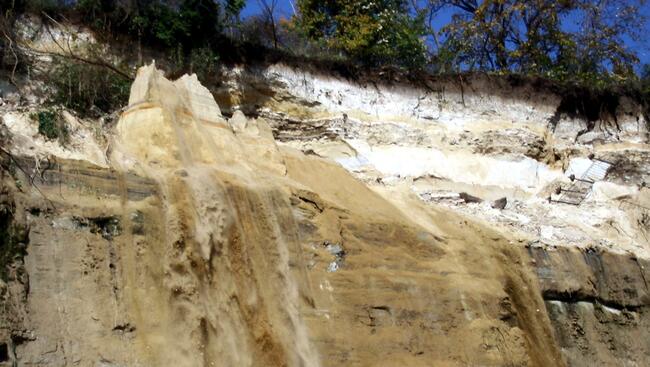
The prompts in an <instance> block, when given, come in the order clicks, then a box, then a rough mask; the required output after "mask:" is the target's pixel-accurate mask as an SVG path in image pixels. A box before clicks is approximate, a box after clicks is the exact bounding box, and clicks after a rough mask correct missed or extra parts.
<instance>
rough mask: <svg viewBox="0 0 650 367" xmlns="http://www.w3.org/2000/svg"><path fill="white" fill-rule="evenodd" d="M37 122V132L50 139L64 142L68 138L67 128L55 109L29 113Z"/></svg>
mask: <svg viewBox="0 0 650 367" xmlns="http://www.w3.org/2000/svg"><path fill="white" fill-rule="evenodd" d="M31 117H32V119H34V120H36V121H37V122H38V132H39V133H40V134H41V135H43V136H45V137H46V138H48V139H50V140H55V139H57V140H59V141H60V142H61V143H65V142H67V140H68V129H67V127H66V126H65V123H64V121H63V120H62V119H61V116H60V115H59V113H57V112H56V111H52V110H43V111H39V112H37V113H35V114H32V115H31Z"/></svg>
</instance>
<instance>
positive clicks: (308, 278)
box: [0, 65, 650, 366]
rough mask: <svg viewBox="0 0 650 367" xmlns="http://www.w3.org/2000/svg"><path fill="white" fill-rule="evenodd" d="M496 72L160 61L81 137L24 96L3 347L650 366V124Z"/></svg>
mask: <svg viewBox="0 0 650 367" xmlns="http://www.w3.org/2000/svg"><path fill="white" fill-rule="evenodd" d="M489 82H490V81H489V80H475V81H473V82H472V83H473V84H471V85H470V86H469V87H467V86H466V87H464V89H463V91H459V90H457V89H455V88H456V87H455V86H454V84H453V83H448V84H444V83H441V84H439V85H432V86H431V88H430V89H427V90H424V89H419V88H415V87H408V86H406V85H391V84H390V83H386V84H385V85H384V84H378V85H372V86H364V85H360V84H358V83H354V82H350V81H346V80H344V79H341V78H337V77H335V76H327V77H325V76H322V75H319V74H317V73H310V72H305V71H300V70H294V69H291V68H288V67H285V66H282V65H274V66H271V67H265V68H252V69H251V68H247V69H238V68H234V69H231V70H229V71H227V72H226V77H225V79H224V82H223V84H222V85H221V87H220V88H217V89H214V90H213V91H212V92H213V93H211V91H209V90H208V89H207V88H205V87H204V86H202V85H201V83H200V82H199V81H198V80H197V78H196V76H183V77H181V78H180V79H178V80H176V81H170V80H168V79H166V78H165V77H164V75H163V73H162V72H161V71H159V70H157V69H156V67H155V65H150V66H146V67H143V68H141V69H140V70H139V71H138V74H137V78H136V80H135V82H134V83H133V86H132V88H131V97H130V100H129V106H128V107H126V108H125V109H124V111H123V112H122V113H121V115H120V118H119V121H118V122H117V124H116V126H114V127H112V128H111V130H110V131H108V132H107V133H106V141H104V140H103V139H97V138H96V137H94V136H93V134H91V133H90V132H89V127H88V126H87V125H88V124H87V122H84V121H81V120H79V119H76V118H75V117H74V116H73V115H70V116H68V117H67V119H68V120H69V123H70V124H71V125H72V128H71V131H72V136H71V142H70V143H69V145H68V146H65V147H63V146H60V145H58V143H55V142H49V141H45V140H44V139H43V138H42V137H39V136H38V135H37V134H36V133H35V130H34V127H33V124H34V123H33V122H32V121H30V120H29V118H28V111H22V110H20V109H16V108H12V107H11V106H5V107H3V108H4V109H3V118H2V120H3V135H2V137H3V139H5V140H3V141H4V142H5V143H4V146H6V147H7V148H6V150H7V151H8V152H10V153H11V154H12V156H11V157H10V156H9V155H8V154H3V157H4V158H3V159H4V161H3V166H6V167H14V168H13V170H10V169H7V170H3V176H2V180H3V181H2V182H3V186H2V187H3V190H2V193H1V194H2V195H1V196H0V205H1V207H0V208H2V211H0V214H1V215H0V219H1V221H0V222H1V223H0V224H2V230H3V231H4V232H3V233H6V234H7V235H6V238H7V240H6V241H5V242H6V244H9V243H11V244H12V245H14V246H15V247H16V248H19V249H24V252H21V251H17V252H16V254H15V256H14V258H15V261H13V262H12V264H13V265H12V266H11V268H10V271H9V272H7V274H6V275H4V276H3V283H2V297H3V298H2V302H3V303H2V305H3V313H2V314H3V317H2V324H0V326H1V328H0V338H2V339H0V342H2V343H3V344H2V346H3V347H6V353H0V357H2V359H3V362H4V363H6V364H8V365H11V364H12V363H15V364H17V365H43V366H45V365H47V366H64V365H81V366H90V365H92V366H283V365H286V366H348V365H349V366H401V365H404V366H468V365H469V366H564V365H568V366H588V365H589V366H593V365H611V366H618V365H626V366H644V365H647V364H648V363H650V342H649V341H650V335H649V334H650V317H649V314H648V304H649V303H650V293H649V292H650V291H649V290H648V285H647V281H646V279H650V272H649V270H648V266H649V264H650V262H649V260H648V259H649V258H650V257H649V255H648V249H649V247H648V242H647V238H646V236H647V228H648V224H647V223H648V222H647V215H648V213H647V209H645V208H646V206H647V205H646V204H645V202H646V201H647V200H648V198H647V192H646V191H647V189H644V188H642V187H641V182H643V181H644V180H646V177H645V176H646V175H647V171H646V170H645V166H646V160H647V158H646V157H647V153H648V146H647V135H646V122H645V121H644V120H643V117H642V115H641V114H640V112H639V111H638V110H637V109H636V107H635V106H634V105H633V104H630V103H628V104H626V103H627V102H624V103H622V104H621V105H620V107H619V113H620V116H618V117H617V118H616V120H615V121H616V123H617V124H618V126H615V125H611V123H609V122H607V121H599V122H596V123H592V122H590V121H583V120H580V119H578V118H575V117H569V116H563V115H561V114H558V113H557V107H558V105H559V104H560V103H561V98H560V97H558V96H555V95H553V94H552V93H550V92H545V93H541V94H538V93H536V92H535V90H534V89H531V88H532V87H531V86H520V87H516V88H515V87H513V89H507V88H506V87H504V86H501V87H499V88H501V89H499V90H498V91H496V92H494V93H492V92H491V91H490V88H489V86H490V84H489ZM517 88H519V89H517ZM215 97H216V100H217V101H219V104H218V103H217V102H216V101H215ZM220 107H221V108H220ZM222 111H223V112H224V114H223V115H222ZM242 111H244V112H246V114H247V115H245V114H244V113H242ZM612 121H614V120H612ZM590 154H593V156H592V157H591V158H589V157H588V156H589V155H590ZM601 161H602V162H609V163H608V164H609V165H608V166H607V167H606V168H605V174H604V175H603V176H602V177H601V176H598V174H599V173H598V172H596V173H593V174H594V175H596V176H598V177H595V176H594V177H595V178H594V179H593V181H595V182H594V183H593V184H590V185H589V187H588V188H587V189H585V192H587V194H585V196H584V197H582V196H581V197H579V198H578V199H580V200H579V201H580V202H579V204H577V205H573V204H566V203H563V202H561V201H562V200H565V201H570V200H572V199H575V197H573V196H572V197H568V198H567V197H563V196H561V195H562V192H560V194H557V187H563V188H564V190H565V192H564V193H565V194H566V192H567V191H566V190H571V187H572V186H571V185H572V184H573V183H572V182H571V180H570V179H569V176H570V175H571V174H573V175H574V176H577V177H578V178H580V177H583V176H584V175H585V174H587V173H589V172H590V171H588V169H589V167H591V166H592V165H593V164H594V162H601ZM593 170H595V169H593ZM594 172H595V171H594ZM590 177H591V176H590ZM32 182H33V185H31V184H30V183H32ZM461 193H463V195H461ZM467 194H469V196H468V195H467ZM469 197H476V198H478V199H482V200H484V201H483V202H471V201H475V200H467V198H469ZM502 197H505V198H506V201H505V202H502V203H503V204H504V205H502V206H495V205H492V204H493V201H494V200H497V199H500V198H502ZM549 199H551V200H550V201H549ZM468 201H470V202H468ZM476 201H478V200H476ZM5 242H3V246H4V245H5ZM0 352H2V348H0Z"/></svg>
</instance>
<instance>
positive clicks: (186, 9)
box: [0, 0, 650, 111]
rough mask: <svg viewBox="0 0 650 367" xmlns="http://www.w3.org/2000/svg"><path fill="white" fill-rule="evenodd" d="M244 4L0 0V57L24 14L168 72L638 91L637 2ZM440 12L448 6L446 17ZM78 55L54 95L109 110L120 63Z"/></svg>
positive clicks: (642, 72) (13, 64)
mask: <svg viewBox="0 0 650 367" xmlns="http://www.w3.org/2000/svg"><path fill="white" fill-rule="evenodd" d="M249 1H256V2H257V4H258V7H259V9H260V11H261V14H258V15H255V16H249V17H247V18H245V19H243V20H242V19H241V16H240V12H241V11H242V9H243V8H244V7H245V6H246V1H245V0H155V1H145V0H133V1H125V0H77V1H69V0H2V3H3V6H2V11H3V14H2V20H1V22H0V28H1V29H2V33H3V34H2V36H3V37H2V40H1V41H0V58H1V61H2V65H1V66H2V67H3V68H4V69H11V70H12V72H15V71H16V69H17V68H20V66H21V65H20V64H24V62H25V60H22V59H21V55H18V53H17V52H16V48H15V47H13V44H12V28H11V25H12V22H13V21H14V19H15V18H16V17H17V16H18V15H20V14H23V13H32V14H36V15H39V16H41V17H43V18H44V19H45V20H46V21H55V22H56V21H57V20H59V21H60V20H62V19H65V20H67V21H73V22H77V23H83V24H85V25H87V26H89V27H91V28H92V29H94V30H95V31H96V34H97V36H98V37H99V38H104V40H105V41H109V42H110V41H111V39H113V40H114V39H115V38H116V37H120V38H121V41H122V42H123V43H124V41H125V37H126V40H127V42H128V43H129V44H136V45H138V47H137V49H138V52H141V50H142V48H143V46H142V45H146V46H147V48H149V49H156V50H158V51H159V52H161V53H162V54H163V55H166V57H165V59H166V61H167V63H168V65H172V66H173V70H171V71H172V73H171V74H176V73H178V74H180V73H181V72H186V71H191V72H197V73H198V74H200V75H199V77H201V78H202V79H207V78H209V77H210V76H213V75H215V74H216V73H217V67H216V65H217V62H219V61H222V62H241V61H244V62H246V61H247V59H246V58H247V57H250V56H251V55H253V57H257V58H259V57H260V54H262V55H274V56H273V57H275V59H276V60H277V58H278V57H279V58H286V59H294V60H301V61H303V62H316V63H318V64H319V65H323V64H334V65H339V66H342V68H345V69H347V70H348V71H349V70H359V69H363V70H368V69H372V68H393V69H395V70H397V71H398V72H400V73H414V72H415V73H423V72H424V73H428V74H434V75H435V74H444V75H449V74H458V73H467V72H470V73H471V72H487V73H493V74H497V75H519V76H524V77H541V78H544V79H547V80H552V81H555V82H557V83H560V84H562V85H569V86H580V87H581V88H585V89H588V90H592V91H594V90H595V91H603V90H610V89H612V88H615V89H616V88H618V89H620V88H621V86H625V88H626V90H628V91H632V92H633V94H636V95H639V96H641V99H643V98H646V99H647V96H648V95H650V86H649V85H650V82H649V78H650V73H649V72H648V70H649V67H648V66H647V65H646V66H645V68H644V67H642V66H640V65H639V59H638V55H637V54H636V50H633V49H631V48H630V47H628V46H627V45H629V43H626V42H625V40H629V39H638V38H639V37H641V35H640V34H639V33H640V31H641V30H642V29H643V26H642V25H643V24H644V22H645V19H644V18H643V15H641V14H640V12H639V9H640V6H641V5H642V4H643V2H644V0H632V1H628V0H600V1H591V0H562V1H549V0H526V1H514V0H482V1H479V0H414V1H407V0H326V1H316V0H295V3H292V5H293V4H295V7H294V9H295V10H294V14H293V16H291V17H289V18H279V17H278V15H277V8H278V0H249ZM440 14H447V15H451V16H450V18H449V20H448V21H447V23H446V24H441V23H440V21H439V20H437V19H438V18H437V17H438V16H439V15H440ZM132 48H133V47H132ZM139 59H140V57H139ZM84 61H87V60H83V59H79V58H77V59H73V60H71V61H70V60H67V61H63V62H59V63H58V65H57V68H56V71H57V72H58V74H57V73H55V74H54V75H53V78H52V80H53V84H55V87H56V88H57V90H59V92H58V95H57V96H56V99H58V100H59V102H61V103H63V104H64V105H66V106H68V107H71V108H75V109H77V110H86V111H87V110H90V109H91V108H92V107H94V108H96V109H98V110H101V111H108V110H110V109H111V108H114V107H115V105H116V104H118V103H116V102H118V101H121V100H122V99H123V98H124V95H125V86H126V85H128V75H129V73H131V71H130V70H126V69H121V68H120V67H117V66H116V65H113V64H112V63H105V64H104V65H102V63H101V62H90V63H88V62H84ZM139 61H140V62H142V61H143V60H139ZM109 64H110V66H112V69H110V70H103V71H102V70H101V69H102V67H105V66H107V65H109ZM106 71H108V73H106ZM121 71H123V72H121ZM57 76H58V78H57ZM74 86H77V87H78V88H74ZM93 86H94V87H95V92H93V88H92V87H93ZM98 86H99V87H101V93H98V92H97V89H98V88H97V87H98ZM598 93H600V92H598ZM598 93H596V94H598ZM109 96H115V97H109ZM644 96H645V97H644ZM111 98H114V99H117V101H116V100H112V99H111Z"/></svg>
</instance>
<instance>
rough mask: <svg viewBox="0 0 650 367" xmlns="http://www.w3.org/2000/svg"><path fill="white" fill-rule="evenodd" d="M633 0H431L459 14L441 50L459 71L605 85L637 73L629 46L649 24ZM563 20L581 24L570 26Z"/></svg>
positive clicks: (434, 5)
mask: <svg viewBox="0 0 650 367" xmlns="http://www.w3.org/2000/svg"><path fill="white" fill-rule="evenodd" d="M637 3H638V1H635V0H628V1H624V0H602V1H598V2H594V1H580V0H563V1H555V0H530V1H516V0H485V1H482V2H476V1H467V0H431V1H430V6H431V9H434V11H439V10H440V9H442V8H444V7H449V6H451V7H453V8H455V9H456V10H457V11H458V14H457V15H456V16H454V17H453V19H452V21H451V22H450V23H449V24H447V25H446V26H445V27H443V29H442V32H441V35H442V36H444V39H445V42H444V44H443V45H442V50H441V51H440V53H446V54H452V55H455V63H456V64H457V65H458V66H459V67H460V68H461V69H463V68H464V69H470V70H484V71H501V72H520V73H526V74H533V75H541V76H545V77H548V78H551V79H554V80H558V81H562V82H580V83H587V84H599V85H607V84H610V83H612V82H617V81H622V80H626V79H630V78H632V79H633V78H634V77H635V76H634V72H633V69H634V68H633V67H634V65H635V64H636V63H638V59H637V57H636V55H635V53H634V52H633V51H632V50H630V49H628V48H626V46H625V45H626V43H625V42H624V38H625V37H631V38H635V37H637V36H638V29H640V28H642V27H640V25H641V24H642V23H643V22H644V18H643V16H642V15H640V14H639V13H638V5H637ZM563 21H564V22H565V23H566V22H576V23H577V24H578V27H576V28H575V30H569V29H567V28H566V27H563Z"/></svg>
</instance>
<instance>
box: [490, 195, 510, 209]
mask: <svg viewBox="0 0 650 367" xmlns="http://www.w3.org/2000/svg"><path fill="white" fill-rule="evenodd" d="M507 204H508V199H507V198H505V197H502V198H501V199H497V200H495V201H494V202H493V203H492V208H494V209H505V208H506V205H507Z"/></svg>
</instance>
